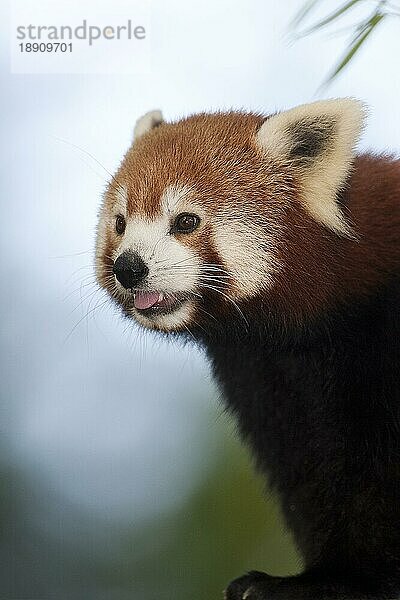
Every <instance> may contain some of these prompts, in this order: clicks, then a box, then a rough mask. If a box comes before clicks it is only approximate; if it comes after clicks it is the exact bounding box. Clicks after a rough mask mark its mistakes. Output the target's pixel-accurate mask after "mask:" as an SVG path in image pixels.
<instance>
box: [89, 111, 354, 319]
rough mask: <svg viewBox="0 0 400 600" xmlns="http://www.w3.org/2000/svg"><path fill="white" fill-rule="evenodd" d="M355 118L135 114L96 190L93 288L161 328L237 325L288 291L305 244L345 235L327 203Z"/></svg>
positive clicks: (344, 170) (347, 161) (347, 230)
mask: <svg viewBox="0 0 400 600" xmlns="http://www.w3.org/2000/svg"><path fill="white" fill-rule="evenodd" d="M362 120H363V108H362V106H361V104H360V103H359V102H357V101H355V100H352V99H343V100H329V101H321V102H315V103H312V104H308V105H304V106H300V107H298V108H295V109H292V110H289V111H287V112H282V113H278V114H276V115H273V116H270V117H263V116H261V115H257V114H244V113H239V112H229V113H216V114H199V115H195V116H191V117H189V118H187V119H184V120H181V121H178V122H176V123H165V122H164V121H163V119H162V116H161V113H159V112H158V111H155V112H152V113H148V114H146V115H145V116H144V117H142V118H141V119H140V120H139V121H138V123H137V124H136V128H135V136H134V142H133V144H132V147H131V148H130V149H129V150H128V152H127V154H126V155H125V157H124V159H123V161H122V164H121V166H120V168H119V169H118V171H117V172H116V174H115V176H114V177H113V178H112V180H111V181H110V182H109V185H108V189H107V191H106V194H105V198H104V203H103V206H102V209H101V213H100V219H99V225H98V233H97V243H96V270H97V278H98V281H99V283H100V285H101V286H103V287H104V288H105V289H106V290H108V292H109V293H110V295H111V296H112V298H113V299H114V300H115V301H116V302H117V303H118V304H119V305H120V306H121V307H122V308H123V310H124V312H125V314H127V315H129V316H131V317H133V318H135V319H136V320H137V321H138V322H139V323H141V324H142V325H144V326H146V327H150V328H154V329H159V330H162V331H180V330H184V329H188V328H189V329H191V328H192V327H196V326H199V327H203V328H204V327H212V325H213V322H217V321H218V320H219V319H220V318H223V317H224V316H225V315H227V314H232V315H236V317H237V318H240V315H241V316H243V318H245V314H244V313H245V312H246V307H247V306H250V305H252V306H253V307H254V301H255V299H257V298H264V299H265V298H268V296H270V298H271V302H272V298H273V296H274V294H275V296H276V294H277V290H278V289H279V294H280V295H281V296H282V294H285V289H286V290H289V288H292V289H295V287H296V285H297V284H296V281H295V280H296V277H298V276H297V275H296V269H297V271H298V267H296V265H295V263H296V260H298V259H299V253H303V254H307V253H310V252H312V251H313V250H315V243H314V242H313V239H314V240H317V239H318V235H319V236H325V238H329V239H332V240H338V239H343V238H346V237H347V238H348V237H349V236H351V226H350V224H349V223H348V222H347V221H346V219H345V217H344V215H343V213H342V210H341V208H340V206H339V203H338V201H337V197H338V192H339V191H340V190H341V188H342V187H343V185H344V183H345V181H346V179H347V177H348V173H349V171H350V169H351V163H352V159H353V149H354V145H355V143H356V141H357V138H358V136H359V133H360V130H361V126H362ZM307 237H308V238H309V239H306V238H307ZM295 242H296V244H297V246H296V248H297V250H294V249H293V244H294V243H295ZM296 256H297V258H296ZM285 286H286V287H285ZM289 295H290V294H289Z"/></svg>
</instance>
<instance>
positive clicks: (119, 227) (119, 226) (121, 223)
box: [115, 215, 126, 235]
mask: <svg viewBox="0 0 400 600" xmlns="http://www.w3.org/2000/svg"><path fill="white" fill-rule="evenodd" d="M125 227H126V222H125V219H124V217H123V216H122V215H118V216H117V218H116V219H115V231H116V232H117V233H118V235H122V234H123V233H124V231H125Z"/></svg>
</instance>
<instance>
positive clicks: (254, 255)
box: [214, 216, 280, 299]
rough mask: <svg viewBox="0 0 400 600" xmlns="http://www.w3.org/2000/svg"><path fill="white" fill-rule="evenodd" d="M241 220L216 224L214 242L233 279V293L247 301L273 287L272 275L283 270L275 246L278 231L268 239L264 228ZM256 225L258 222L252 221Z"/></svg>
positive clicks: (235, 296)
mask: <svg viewBox="0 0 400 600" xmlns="http://www.w3.org/2000/svg"><path fill="white" fill-rule="evenodd" d="M245 218H246V217H245V216H244V218H243V222H242V221H240V220H239V219H237V220H235V221H232V220H230V221H229V219H227V220H226V222H222V221H221V223H218V222H217V223H216V224H215V226H214V243H215V247H216V249H217V251H218V253H219V255H220V256H221V258H222V260H223V262H224V264H225V266H226V267H227V269H228V270H229V271H230V273H231V274H232V276H233V279H234V290H233V293H232V294H231V295H232V296H233V297H234V298H236V299H244V298H248V297H250V296H252V295H254V294H256V293H257V292H260V291H261V290H263V289H264V290H265V289H267V288H268V287H270V286H271V283H272V277H273V274H274V273H276V271H277V270H278V269H279V268H280V264H279V261H278V259H277V256H276V254H277V252H276V245H277V243H276V242H277V239H278V235H279V229H278V228H277V229H276V231H275V232H274V233H273V234H272V233H271V235H270V236H268V237H267V234H266V230H265V228H264V227H261V226H257V225H255V224H254V223H253V222H252V223H251V224H247V223H245V222H244V220H245ZM253 221H254V222H255V219H254V220H253Z"/></svg>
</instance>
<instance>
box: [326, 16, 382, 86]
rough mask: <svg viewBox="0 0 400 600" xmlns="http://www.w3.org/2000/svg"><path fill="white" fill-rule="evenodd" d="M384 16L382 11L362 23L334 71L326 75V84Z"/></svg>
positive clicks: (335, 75)
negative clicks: (360, 28)
mask: <svg viewBox="0 0 400 600" xmlns="http://www.w3.org/2000/svg"><path fill="white" fill-rule="evenodd" d="M384 17H385V15H384V14H382V13H378V14H375V15H374V16H372V17H371V18H370V19H369V20H368V21H367V22H366V23H365V24H364V28H363V29H362V30H360V32H359V33H358V34H357V35H356V36H355V38H354V39H353V41H352V43H351V45H350V48H349V50H348V51H347V52H346V54H345V56H344V57H343V59H342V60H341V61H339V63H338V65H337V66H336V67H335V69H334V71H333V72H332V73H331V75H330V76H329V77H328V79H327V81H326V82H325V83H326V84H328V83H330V82H331V81H332V80H333V79H334V78H335V77H337V75H338V74H339V73H340V72H341V71H342V70H343V69H344V67H345V66H346V65H347V64H348V63H349V62H350V61H351V60H352V58H353V57H354V55H355V54H356V53H357V52H358V51H359V50H360V48H361V46H362V45H363V44H364V42H365V41H366V39H367V38H368V37H369V36H370V34H371V33H372V32H373V31H374V30H375V28H376V26H377V25H378V24H379V23H380V22H381V21H382V19H383V18H384Z"/></svg>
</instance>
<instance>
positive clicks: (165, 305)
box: [133, 290, 188, 316]
mask: <svg viewBox="0 0 400 600" xmlns="http://www.w3.org/2000/svg"><path fill="white" fill-rule="evenodd" d="M187 300H188V297H187V294H186V295H184V294H170V293H167V292H158V291H148V290H133V304H134V306H135V308H136V310H138V311H139V312H140V313H142V314H145V315H147V316H152V315H166V314H169V313H171V312H173V311H175V310H177V309H178V308H179V307H180V306H182V304H183V303H184V302H186V301H187Z"/></svg>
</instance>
